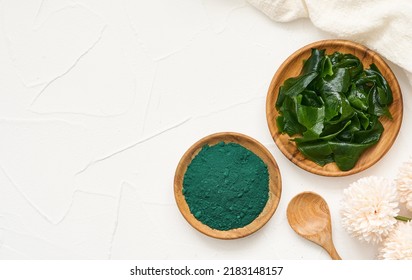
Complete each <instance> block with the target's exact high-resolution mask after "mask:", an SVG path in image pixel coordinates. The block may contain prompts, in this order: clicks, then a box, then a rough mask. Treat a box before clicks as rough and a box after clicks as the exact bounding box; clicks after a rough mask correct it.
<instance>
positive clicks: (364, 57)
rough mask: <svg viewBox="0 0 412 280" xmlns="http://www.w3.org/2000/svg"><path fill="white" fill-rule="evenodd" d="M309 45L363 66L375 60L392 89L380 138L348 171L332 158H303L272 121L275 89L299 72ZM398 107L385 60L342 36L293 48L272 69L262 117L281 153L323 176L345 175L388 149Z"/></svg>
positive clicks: (399, 117)
mask: <svg viewBox="0 0 412 280" xmlns="http://www.w3.org/2000/svg"><path fill="white" fill-rule="evenodd" d="M312 48H317V49H326V54H331V53H333V52H335V51H339V52H342V53H351V54H353V55H355V56H357V57H358V58H359V59H361V61H362V63H363V65H364V67H365V68H367V67H369V65H370V64H372V63H375V64H376V66H377V67H378V68H379V70H380V71H381V73H382V75H383V76H384V77H385V78H386V80H387V81H388V83H389V85H390V87H391V89H392V93H393V103H392V104H391V106H390V107H389V111H390V112H391V114H392V116H393V120H389V119H388V118H385V117H382V118H381V119H380V121H381V122H382V125H383V127H384V129H385V130H384V132H383V134H382V136H381V139H380V140H379V142H378V143H377V144H376V145H374V146H372V147H370V148H369V149H367V150H366V151H365V152H364V153H363V154H362V155H361V157H360V158H359V160H358V162H357V163H356V165H355V166H354V168H352V169H351V170H348V171H341V170H340V169H339V168H338V167H337V165H336V164H335V163H334V162H333V163H329V164H327V165H325V166H323V167H322V166H319V165H317V164H316V163H314V162H313V161H311V160H309V159H306V158H305V157H304V156H303V154H302V153H300V151H299V150H298V149H297V147H296V145H295V143H294V142H293V141H289V139H290V137H289V136H288V135H287V134H281V133H280V132H279V131H278V128H277V125H276V118H277V116H278V115H279V113H278V111H277V110H276V108H275V103H276V99H277V96H278V93H279V87H280V86H281V85H282V84H283V83H284V81H285V80H286V79H288V78H290V77H296V76H298V75H299V73H300V71H301V69H302V66H303V60H304V59H307V58H309V57H310V55H311V49H312ZM402 111H403V106H402V94H401V89H400V87H399V84H398V81H397V80H396V77H395V75H394V74H393V72H392V70H391V69H390V68H389V66H388V65H387V64H386V63H385V61H384V60H383V59H382V58H381V57H380V56H379V55H378V54H377V53H376V52H374V51H372V50H370V49H368V48H366V47H365V46H362V45H360V44H357V43H354V42H351V41H345V40H325V41H319V42H315V43H312V44H309V45H307V46H305V47H303V48H301V49H299V50H297V51H296V52H295V53H293V54H292V55H291V56H289V57H288V58H287V59H286V60H285V62H283V63H282V65H281V66H280V68H279V69H278V70H277V72H276V73H275V76H274V77H273V79H272V82H271V84H270V87H269V90H268V94H267V98H266V118H267V121H268V126H269V130H270V132H271V135H272V138H273V139H274V140H275V142H276V145H277V146H278V147H279V149H280V150H281V151H282V153H283V154H284V155H285V156H286V157H287V158H288V159H289V160H290V161H292V162H293V163H294V164H296V165H297V166H299V167H301V168H303V169H304V170H306V171H309V172H311V173H314V174H318V175H323V176H346V175H350V174H355V173H358V172H360V171H362V170H365V169H367V168H369V167H370V166H372V165H373V164H375V163H376V162H377V161H379V160H380V159H381V158H382V157H383V156H384V155H385V154H386V152H387V151H388V150H389V149H390V147H391V146H392V144H393V142H394V141H395V139H396V136H397V135H398V132H399V129H400V127H401V123H402Z"/></svg>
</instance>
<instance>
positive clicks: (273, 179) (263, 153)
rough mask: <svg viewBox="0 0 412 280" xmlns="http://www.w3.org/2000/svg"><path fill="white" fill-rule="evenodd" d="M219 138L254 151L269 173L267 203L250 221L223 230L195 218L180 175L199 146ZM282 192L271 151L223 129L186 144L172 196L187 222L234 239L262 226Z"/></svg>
mask: <svg viewBox="0 0 412 280" xmlns="http://www.w3.org/2000/svg"><path fill="white" fill-rule="evenodd" d="M222 141H223V142H225V143H237V144H239V145H241V146H243V147H245V148H246V149H248V150H250V151H252V152H253V153H255V154H256V155H257V156H259V157H260V158H261V159H262V160H263V162H264V163H265V164H266V165H267V168H268V173H269V198H268V201H267V203H266V206H265V207H264V208H263V210H262V212H261V213H260V215H259V216H258V217H257V218H256V219H255V220H253V221H252V222H251V223H250V224H248V225H246V226H244V227H242V228H236V229H231V230H226V231H222V230H216V229H213V228H210V227H209V226H207V225H205V224H203V223H202V222H200V221H199V220H197V219H196V218H195V217H194V216H193V214H192V213H191V212H190V209H189V206H188V205H187V203H186V199H185V197H184V195H183V192H182V189H183V178H184V175H185V173H186V170H187V167H188V166H189V164H190V163H191V161H192V159H193V158H194V157H195V156H196V155H197V154H198V153H199V152H200V150H201V149H202V147H203V146H205V145H206V144H207V145H209V146H212V145H215V144H217V143H219V142H222ZM281 192H282V182H281V177H280V173H279V168H278V165H277V163H276V161H275V159H274V158H273V156H272V155H271V153H270V152H269V151H268V150H267V149H266V148H265V147H264V146H263V145H262V144H260V143H259V142H258V141H256V140H255V139H253V138H251V137H249V136H246V135H243V134H240V133H235V132H222V133H216V134H212V135H209V136H206V137H205V138H202V139H201V140H199V141H198V142H196V143H195V144H194V145H193V146H192V147H190V148H189V150H187V152H186V153H185V154H184V155H183V157H182V159H181V160H180V162H179V164H178V166H177V169H176V173H175V179H174V194H175V199H176V203H177V206H178V208H179V210H180V212H181V213H182V215H183V217H184V218H185V219H186V220H187V221H188V222H189V224H191V225H192V226H193V227H194V228H195V229H197V230H198V231H200V232H202V233H204V234H206V235H208V236H211V237H215V238H220V239H235V238H240V237H244V236H247V235H249V234H252V233H254V232H255V231H257V230H259V229H260V228H261V227H263V226H264V225H265V224H266V223H267V222H268V221H269V219H270V218H271V217H272V215H273V214H274V213H275V211H276V208H277V206H278V204H279V200H280V195H281Z"/></svg>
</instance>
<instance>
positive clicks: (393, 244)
mask: <svg viewBox="0 0 412 280" xmlns="http://www.w3.org/2000/svg"><path fill="white" fill-rule="evenodd" d="M379 258H380V259H386V260H412V222H407V223H405V222H398V225H397V226H396V228H395V229H394V230H393V231H392V232H391V233H390V234H389V236H388V237H387V238H386V239H385V241H384V242H383V246H382V248H381V250H380V253H379Z"/></svg>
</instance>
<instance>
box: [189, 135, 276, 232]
mask: <svg viewBox="0 0 412 280" xmlns="http://www.w3.org/2000/svg"><path fill="white" fill-rule="evenodd" d="M183 195H184V196H185V199H186V202H187V204H188V205H189V208H190V211H191V213H192V214H193V215H194V216H195V217H196V218H197V219H198V220H199V221H201V222H202V223H203V224H205V225H207V226H209V227H211V228H213V229H218V230H230V229H234V228H241V227H244V226H246V225H248V224H250V223H251V222H252V221H253V220H254V219H256V217H257V216H259V214H260V213H261V212H262V210H263V208H264V207H265V205H266V202H267V201H268V197H269V173H268V169H267V166H266V164H265V163H264V162H263V161H262V159H261V158H260V157H258V156H257V155H255V154H254V153H253V152H251V151H249V150H248V149H246V148H244V147H243V146H241V145H239V144H236V143H226V144H225V143H224V142H220V143H218V144H216V145H213V146H208V145H206V146H204V147H203V148H202V149H201V150H200V152H199V153H198V154H197V155H196V156H195V157H194V158H193V160H192V162H191V163H190V165H189V166H188V168H187V171H186V173H185V176H184V179H183Z"/></svg>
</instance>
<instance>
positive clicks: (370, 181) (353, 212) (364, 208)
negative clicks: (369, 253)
mask: <svg viewBox="0 0 412 280" xmlns="http://www.w3.org/2000/svg"><path fill="white" fill-rule="evenodd" d="M398 213H399V208H398V200H397V192H396V187H395V186H394V185H393V184H392V182H391V181H389V180H388V179H386V178H380V177H375V176H371V177H365V178H362V179H359V180H358V181H356V182H354V183H352V184H351V185H350V186H349V188H347V189H345V190H344V191H343V201H342V209H341V216H342V224H343V227H344V228H345V229H346V230H347V231H348V232H349V233H350V234H351V235H352V236H354V237H357V238H358V239H359V240H362V241H366V242H372V243H378V242H381V241H382V239H383V238H384V237H386V236H387V235H388V234H389V232H390V231H391V230H392V229H393V228H394V226H395V224H396V219H395V216H397V215H398Z"/></svg>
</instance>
